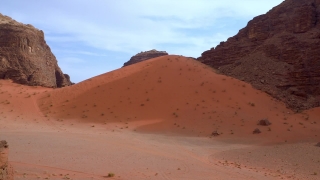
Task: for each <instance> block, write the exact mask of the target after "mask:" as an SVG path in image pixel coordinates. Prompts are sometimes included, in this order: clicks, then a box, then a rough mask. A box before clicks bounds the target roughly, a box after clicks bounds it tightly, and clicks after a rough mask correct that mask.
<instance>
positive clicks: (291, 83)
mask: <svg viewBox="0 0 320 180" xmlns="http://www.w3.org/2000/svg"><path fill="white" fill-rule="evenodd" d="M198 60H199V61H201V62H203V63H205V64H208V65H210V66H212V67H214V68H216V69H219V71H220V72H221V73H222V74H226V75H229V76H233V77H235V78H238V79H240V80H243V81H246V82H249V83H251V84H252V85H253V86H254V87H256V88H258V89H261V90H263V91H265V92H267V93H268V94H270V95H271V96H273V97H275V98H277V99H280V100H282V101H284V102H285V103H286V104H287V105H288V107H290V108H292V109H295V110H303V109H309V108H312V107H316V106H320V0H299V1H297V0H285V1H284V2H283V3H282V4H280V5H278V6H276V7H274V8H273V9H271V10H270V11H269V12H268V13H266V14H264V15H260V16H257V17H255V18H253V19H252V20H251V21H250V22H249V23H248V25H247V26H246V27H245V28H243V29H241V30H240V31H239V33H238V34H237V35H235V36H233V37H231V38H229V39H228V40H227V41H226V42H221V43H220V44H219V45H218V46H217V47H216V48H212V49H210V50H208V51H205V52H204V53H203V54H202V55H201V57H199V58H198Z"/></svg>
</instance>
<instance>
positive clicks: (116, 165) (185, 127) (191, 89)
mask: <svg viewBox="0 0 320 180" xmlns="http://www.w3.org/2000/svg"><path fill="white" fill-rule="evenodd" d="M0 84H1V85H0V108H1V110H0V140H1V139H5V140H7V141H8V143H9V146H10V152H9V161H10V163H11V165H12V166H13V168H14V170H15V179H106V178H110V179H133V180H134V179H181V180H182V179H208V180H209V179H319V178H320V177H319V176H320V175H319V174H320V156H319V155H320V149H319V147H316V146H315V144H317V143H318V142H319V141H320V138H319V136H320V133H319V132H320V118H319V117H320V108H314V109H310V110H308V111H304V112H299V113H296V112H293V111H292V110H290V109H287V108H286V106H285V105H284V104H283V103H282V102H280V101H278V100H276V99H273V98H271V97H270V96H269V95H267V94H265V93H263V92H261V91H259V90H256V89H254V88H252V87H251V85H250V84H247V83H245V82H242V81H239V80H237V79H234V78H231V77H227V76H224V75H220V74H217V72H216V71H215V70H214V69H212V68H210V67H208V66H206V65H203V64H201V63H199V62H197V61H195V60H193V59H189V58H185V57H182V56H174V55H170V56H162V57H158V58H154V59H151V60H147V61H144V62H141V63H137V64H134V65H130V66H126V67H124V68H121V69H118V70H115V71H112V72H109V73H106V74H102V75H100V76H97V77H93V78H91V79H88V80H86V81H83V82H80V83H78V84H75V85H73V86H69V87H64V88H60V89H50V88H43V87H30V86H23V85H18V84H14V83H12V82H11V81H9V80H1V81H0ZM265 118H267V119H268V120H269V121H270V122H271V123H272V124H271V125H270V126H260V125H258V124H257V123H258V121H259V120H261V119H265ZM256 128H259V130H260V131H261V133H260V134H253V130H255V129H256ZM213 131H217V132H218V133H220V135H219V136H212V135H211V133H212V132H213ZM110 174H114V177H108V175H110Z"/></svg>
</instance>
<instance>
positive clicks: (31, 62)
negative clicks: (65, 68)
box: [0, 14, 71, 87]
mask: <svg viewBox="0 0 320 180" xmlns="http://www.w3.org/2000/svg"><path fill="white" fill-rule="evenodd" d="M0 78H1V79H12V80H13V81H14V82H16V83H20V84H26V85H32V86H34V85H38V86H45V87H63V86H68V85H71V82H70V79H69V76H68V75H66V74H63V73H62V71H61V69H60V68H59V66H58V64H57V60H56V58H55V56H54V55H53V54H52V52H51V50H50V48H49V46H48V45H47V44H46V41H45V40H44V34H43V32H42V31H41V30H38V29H36V28H34V27H33V26H32V25H24V24H22V23H19V22H16V21H14V20H13V19H11V18H10V17H8V16H3V15H2V14H0Z"/></svg>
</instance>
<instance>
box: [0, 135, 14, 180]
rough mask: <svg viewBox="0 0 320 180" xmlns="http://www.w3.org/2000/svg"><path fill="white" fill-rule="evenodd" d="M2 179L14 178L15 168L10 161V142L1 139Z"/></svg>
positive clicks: (0, 164) (0, 173)
mask: <svg viewBox="0 0 320 180" xmlns="http://www.w3.org/2000/svg"><path fill="white" fill-rule="evenodd" d="M0 180H13V169H12V167H11V166H10V165H9V163H8V144H7V142H6V141H0Z"/></svg>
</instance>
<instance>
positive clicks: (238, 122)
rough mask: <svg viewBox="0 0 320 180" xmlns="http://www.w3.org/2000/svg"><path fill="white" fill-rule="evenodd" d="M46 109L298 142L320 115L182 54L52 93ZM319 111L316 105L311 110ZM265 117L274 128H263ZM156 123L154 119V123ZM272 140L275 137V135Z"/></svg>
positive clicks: (43, 102) (156, 128) (160, 127)
mask: <svg viewBox="0 0 320 180" xmlns="http://www.w3.org/2000/svg"><path fill="white" fill-rule="evenodd" d="M38 103H39V106H40V107H41V110H42V112H43V113H44V114H45V115H46V116H49V117H54V118H57V119H60V120H74V121H78V122H85V123H110V122H117V123H122V124H123V127H124V128H125V127H128V128H129V129H130V128H132V127H134V128H136V125H135V122H136V121H138V122H139V121H142V122H143V123H142V124H141V123H140V124H139V126H141V125H143V124H144V123H145V124H148V125H143V126H141V127H138V128H137V131H141V132H150V133H179V134H185V135H191V136H209V135H210V134H211V132H212V131H214V130H218V131H219V132H222V133H223V136H228V137H249V138H255V137H256V136H257V135H253V134H252V131H253V130H254V129H255V128H260V130H261V131H262V132H263V133H261V134H260V135H258V137H259V138H267V139H269V140H271V141H284V140H287V141H289V140H290V141H293V140H299V139H310V138H314V137H315V136H316V135H317V133H318V132H319V130H320V129H319V126H314V124H315V123H320V119H319V118H317V116H316V115H312V116H310V115H308V112H307V113H302V114H295V113H294V112H292V111H291V110H289V109H287V108H286V107H285V106H284V104H283V103H281V102H279V101H277V100H275V99H272V98H271V97H270V96H268V95H267V94H265V93H263V92H260V91H258V90H255V89H253V88H252V87H251V86H250V85H249V84H246V83H244V82H242V81H239V80H237V79H234V78H230V77H226V76H223V75H219V74H217V73H216V72H215V71H214V70H213V69H211V68H210V67H208V66H205V65H203V64H201V63H199V62H197V61H195V60H192V59H188V58H185V57H182V56H163V57H159V58H154V59H152V60H149V61H146V62H142V63H138V64H135V65H131V66H128V67H125V68H121V69H118V70H115V71H113V72H109V73H106V74H103V75H100V76H97V77H94V78H91V79H89V80H86V81H84V82H81V83H79V84H76V85H74V86H70V87H67V88H62V89H57V90H54V91H50V92H48V94H46V95H45V96H43V97H42V98H41V99H40V100H39V102H38ZM314 111H317V110H314ZM263 118H268V119H269V120H270V121H271V122H272V126H271V127H270V129H269V127H259V126H257V122H258V120H260V119H263ZM155 122H157V123H155ZM270 138H271V139H270Z"/></svg>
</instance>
